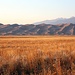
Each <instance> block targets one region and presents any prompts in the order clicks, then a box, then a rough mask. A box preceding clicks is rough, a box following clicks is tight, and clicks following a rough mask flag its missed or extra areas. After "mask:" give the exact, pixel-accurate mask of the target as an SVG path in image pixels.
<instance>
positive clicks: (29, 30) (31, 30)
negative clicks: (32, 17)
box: [0, 23, 75, 35]
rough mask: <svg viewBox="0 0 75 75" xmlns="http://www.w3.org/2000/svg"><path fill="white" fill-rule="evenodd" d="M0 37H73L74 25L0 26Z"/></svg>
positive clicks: (74, 33) (74, 32)
mask: <svg viewBox="0 0 75 75" xmlns="http://www.w3.org/2000/svg"><path fill="white" fill-rule="evenodd" d="M0 35H75V24H72V23H67V24H59V25H52V24H39V25H34V24H27V25H18V24H12V25H10V24H8V25H3V24H0Z"/></svg>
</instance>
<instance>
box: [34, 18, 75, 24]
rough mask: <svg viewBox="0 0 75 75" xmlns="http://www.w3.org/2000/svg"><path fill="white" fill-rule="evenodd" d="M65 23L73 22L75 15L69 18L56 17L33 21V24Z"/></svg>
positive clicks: (74, 21) (74, 22)
mask: <svg viewBox="0 0 75 75" xmlns="http://www.w3.org/2000/svg"><path fill="white" fill-rule="evenodd" d="M42 23H44V24H55V25H56V24H65V23H73V24H75V17H71V18H57V19H54V20H45V21H41V22H36V23H34V24H35V25H38V24H42Z"/></svg>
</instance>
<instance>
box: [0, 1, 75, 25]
mask: <svg viewBox="0 0 75 75" xmlns="http://www.w3.org/2000/svg"><path fill="white" fill-rule="evenodd" d="M73 16H75V0H0V23H3V24H13V23H18V24H31V23H34V22H38V21H43V20H51V19H56V18H61V17H62V18H70V17H73Z"/></svg>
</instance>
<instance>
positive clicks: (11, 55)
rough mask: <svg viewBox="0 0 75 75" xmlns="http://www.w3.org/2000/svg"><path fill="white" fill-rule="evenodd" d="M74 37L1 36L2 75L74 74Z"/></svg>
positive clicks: (0, 72) (0, 58)
mask: <svg viewBox="0 0 75 75" xmlns="http://www.w3.org/2000/svg"><path fill="white" fill-rule="evenodd" d="M74 50H75V37H57V36H56V37H53V36H51V37H50V36H48V37H47V36H46V37H45V36H39V37H14V38H13V37H0V75H75V51H74Z"/></svg>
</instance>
